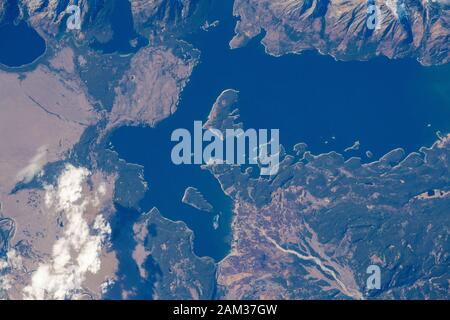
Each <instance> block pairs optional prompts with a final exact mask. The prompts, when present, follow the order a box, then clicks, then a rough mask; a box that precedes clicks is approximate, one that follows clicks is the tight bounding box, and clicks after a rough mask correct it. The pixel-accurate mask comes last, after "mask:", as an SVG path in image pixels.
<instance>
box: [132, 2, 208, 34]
mask: <svg viewBox="0 0 450 320" xmlns="http://www.w3.org/2000/svg"><path fill="white" fill-rule="evenodd" d="M130 2H131V10H132V12H133V18H134V25H135V28H136V29H137V30H142V29H145V28H148V27H160V28H161V27H162V28H167V27H168V26H175V25H177V24H179V23H181V22H183V21H184V20H186V19H187V18H189V17H190V16H191V15H192V14H193V13H194V12H195V10H196V9H197V6H198V3H199V2H200V1H199V0H178V1H171V0H154V1H147V0H131V1H130Z"/></svg>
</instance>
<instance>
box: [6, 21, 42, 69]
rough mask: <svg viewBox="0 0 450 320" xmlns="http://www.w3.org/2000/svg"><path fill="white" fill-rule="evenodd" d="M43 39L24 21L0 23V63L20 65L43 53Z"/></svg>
mask: <svg viewBox="0 0 450 320" xmlns="http://www.w3.org/2000/svg"><path fill="white" fill-rule="evenodd" d="M45 47H46V46H45V41H44V39H43V38H42V37H41V36H40V35H39V34H38V33H37V32H36V30H34V29H33V28H32V27H30V26H29V25H28V24H27V23H26V22H23V21H22V22H20V23H18V24H17V25H14V24H13V23H8V24H4V25H0V64H3V65H5V66H7V67H10V68H13V67H21V66H24V65H27V64H30V63H32V62H34V61H35V60H36V59H37V58H39V57H40V56H41V55H43V54H44V53H45Z"/></svg>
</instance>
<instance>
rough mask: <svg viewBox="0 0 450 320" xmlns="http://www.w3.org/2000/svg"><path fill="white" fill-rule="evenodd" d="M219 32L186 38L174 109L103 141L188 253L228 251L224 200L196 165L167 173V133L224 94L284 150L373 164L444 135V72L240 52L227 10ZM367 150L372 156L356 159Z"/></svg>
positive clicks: (449, 72)
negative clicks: (186, 65)
mask: <svg viewBox="0 0 450 320" xmlns="http://www.w3.org/2000/svg"><path fill="white" fill-rule="evenodd" d="M217 6H218V8H216V16H215V17H211V19H210V21H213V20H214V19H216V18H217V19H220V25H219V27H217V28H215V29H211V30H210V31H209V32H200V33H199V34H195V35H193V36H192V37H190V38H189V39H187V40H188V41H190V42H191V43H193V44H194V45H195V46H196V47H197V48H199V49H200V50H201V52H202V56H201V64H200V65H199V66H197V68H196V69H195V71H194V73H193V75H192V77H191V80H190V83H189V84H188V86H187V87H186V89H185V90H184V92H183V94H182V101H181V103H180V105H179V108H178V110H177V112H176V113H175V114H174V115H173V116H172V117H170V118H168V119H166V120H164V121H163V122H161V123H160V124H159V125H158V126H157V127H156V128H153V129H152V128H131V127H125V128H121V129H118V130H117V131H116V132H115V133H114V135H113V136H112V140H111V141H112V143H113V145H114V148H115V150H116V151H117V152H118V153H119V155H120V157H121V158H123V159H125V160H126V161H128V162H132V163H138V164H141V165H143V166H144V167H145V179H146V181H148V183H149V191H148V193H147V195H146V197H145V199H144V200H143V201H142V208H143V209H144V210H146V211H147V210H150V209H151V208H152V207H153V206H156V207H157V208H159V209H160V211H161V213H162V214H163V215H164V216H166V217H168V218H170V219H172V220H182V221H185V222H186V223H187V224H188V226H189V227H190V228H191V229H192V230H193V231H194V233H195V241H194V251H195V252H196V254H198V255H199V256H205V255H207V256H211V257H213V258H215V259H216V260H220V259H221V258H223V257H224V256H225V255H226V254H227V253H228V251H229V248H230V245H229V237H230V221H231V210H230V208H231V207H230V206H231V203H230V200H229V199H228V198H227V197H226V196H225V195H224V194H223V192H222V191H221V189H220V186H219V184H218V183H217V181H216V180H215V179H214V178H213V177H212V176H211V175H210V174H209V173H208V172H207V171H204V170H201V169H200V168H199V167H198V166H194V165H184V166H175V165H173V164H172V162H171V160H170V152H171V149H172V147H173V146H174V143H172V142H170V135H171V133H172V131H173V130H174V129H177V128H187V129H189V130H192V128H193V121H194V120H203V121H205V120H206V118H207V115H208V114H209V111H210V109H211V107H212V105H213V103H214V101H215V100H216V98H217V97H218V95H219V94H220V93H221V92H222V91H223V90H225V89H229V88H232V89H236V90H239V91H240V103H239V108H240V111H241V120H242V121H243V123H244V125H245V126H246V127H247V128H255V129H260V128H267V129H270V128H279V129H280V141H281V143H282V144H283V145H284V146H285V147H286V148H287V150H288V152H289V151H290V150H292V147H293V145H295V144H296V143H298V142H305V143H307V144H308V146H309V150H311V151H312V152H313V153H315V154H319V153H323V152H328V151H331V150H335V151H337V152H340V153H344V149H345V148H347V147H349V146H351V145H352V144H353V143H354V142H355V141H356V140H359V141H360V143H361V148H360V150H359V151H352V152H348V153H344V154H345V155H346V156H347V157H350V156H361V157H362V158H363V160H364V161H373V160H374V159H375V158H378V157H380V156H382V155H383V154H385V153H386V152H388V151H390V150H392V149H394V148H397V147H402V148H404V149H405V150H406V151H407V152H412V151H417V150H418V149H419V148H420V147H421V146H424V145H426V146H428V145H430V144H431V143H433V142H434V141H435V140H436V134H435V133H436V131H438V130H440V131H443V132H448V131H449V129H450V103H449V102H450V93H449V92H450V90H449V89H450V65H446V66H440V67H422V66H420V65H419V63H417V62H416V61H413V60H388V59H386V58H376V59H373V60H370V61H367V62H357V61H353V62H336V61H335V60H334V59H333V58H331V57H329V56H321V55H319V54H317V53H316V52H307V53H304V54H301V55H287V56H283V57H280V58H275V57H271V56H269V55H267V54H265V52H264V48H263V47H262V46H261V45H260V44H259V41H260V39H254V40H253V41H252V42H251V43H250V44H249V45H248V46H247V47H245V48H242V49H238V50H229V47H228V42H229V40H230V39H231V38H232V36H233V29H234V24H235V20H234V19H233V18H232V14H231V9H232V8H231V5H230V4H229V3H228V2H226V1H221V3H218V4H217ZM367 150H370V151H371V152H372V153H373V154H374V159H371V160H369V159H367V158H365V155H364V154H365V151H367ZM188 186H193V187H196V188H197V189H199V190H200V191H201V192H202V193H203V194H204V195H205V197H206V198H207V200H208V201H210V202H211V203H212V204H213V206H214V208H215V210H216V212H218V213H220V217H221V218H220V227H219V229H217V230H215V229H214V228H213V227H212V220H213V216H214V215H212V214H208V213H205V212H200V211H198V210H195V209H192V208H190V207H188V206H187V205H185V204H183V203H181V198H182V196H183V192H184V190H185V188H186V187H188Z"/></svg>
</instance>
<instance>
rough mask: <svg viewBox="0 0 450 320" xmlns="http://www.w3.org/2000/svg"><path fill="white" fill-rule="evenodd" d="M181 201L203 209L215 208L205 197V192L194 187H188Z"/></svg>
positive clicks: (211, 209) (208, 210)
mask: <svg viewBox="0 0 450 320" xmlns="http://www.w3.org/2000/svg"><path fill="white" fill-rule="evenodd" d="M181 201H182V202H183V203H185V204H187V205H190V206H191V207H194V208H195V209H198V210H201V211H206V212H213V209H214V208H213V206H212V205H211V204H210V203H209V202H208V201H207V200H206V199H205V197H204V196H203V194H202V193H201V192H200V191H198V190H197V189H196V188H194V187H187V188H186V190H185V191H184V195H183V199H182V200H181Z"/></svg>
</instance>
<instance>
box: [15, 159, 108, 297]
mask: <svg viewBox="0 0 450 320" xmlns="http://www.w3.org/2000/svg"><path fill="white" fill-rule="evenodd" d="M89 175H90V172H89V171H88V170H87V169H85V168H75V167H74V166H72V165H67V166H66V168H65V170H64V172H63V173H62V174H61V176H60V177H59V179H58V182H57V185H56V186H47V187H46V188H45V189H46V197H45V199H46V204H47V206H48V207H49V208H54V209H55V210H56V211H57V212H62V213H63V214H64V215H65V218H66V220H67V223H66V225H65V229H64V234H63V236H62V237H61V238H59V239H58V240H57V241H56V242H55V243H54V245H53V250H52V258H51V261H50V262H48V263H44V264H41V265H39V267H38V269H37V270H36V271H35V272H34V274H33V276H32V278H31V284H30V285H29V286H27V287H25V288H24V290H23V294H24V298H25V299H39V300H41V299H70V298H72V297H73V296H74V295H75V294H76V291H77V290H79V289H81V288H82V285H83V282H84V281H85V279H86V275H87V273H88V272H90V273H97V272H98V271H99V270H100V264H101V261H100V255H101V250H102V243H103V242H104V241H105V239H106V238H107V237H108V235H109V234H110V233H111V227H110V226H109V224H108V223H107V222H106V221H105V220H104V218H103V217H102V215H100V214H99V215H97V216H96V219H95V221H94V224H93V226H92V228H90V227H89V225H88V223H87V222H86V220H85V219H84V218H83V214H84V213H85V212H86V209H87V206H88V205H89V204H91V205H92V203H93V201H94V199H95V198H97V197H98V195H97V194H90V193H88V194H89V196H86V195H84V194H83V185H84V183H85V181H86V179H87V178H88V177H89Z"/></svg>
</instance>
